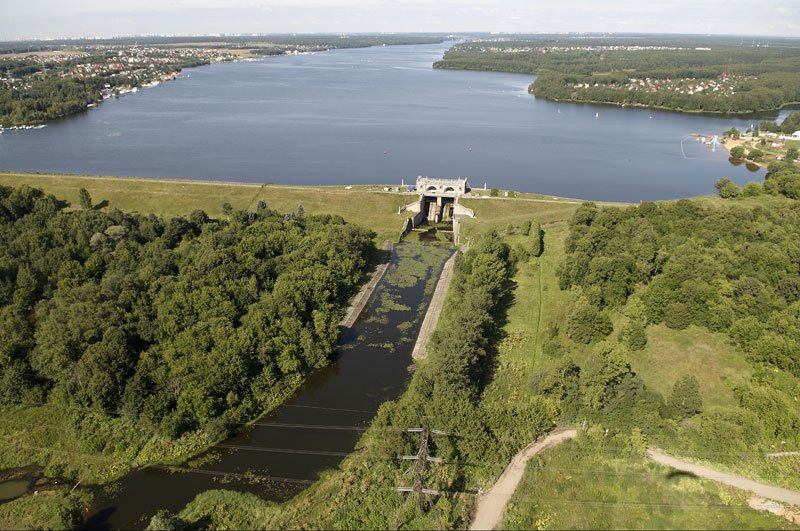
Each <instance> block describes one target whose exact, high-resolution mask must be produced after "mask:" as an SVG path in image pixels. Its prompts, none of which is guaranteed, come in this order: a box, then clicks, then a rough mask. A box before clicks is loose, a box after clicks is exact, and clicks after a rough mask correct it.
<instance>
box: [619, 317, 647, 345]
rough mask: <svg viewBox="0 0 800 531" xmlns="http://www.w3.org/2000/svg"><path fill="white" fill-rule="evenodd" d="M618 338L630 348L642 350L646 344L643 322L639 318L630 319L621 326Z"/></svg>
mask: <svg viewBox="0 0 800 531" xmlns="http://www.w3.org/2000/svg"><path fill="white" fill-rule="evenodd" d="M620 339H621V340H622V342H623V344H625V345H626V346H627V347H628V348H629V349H631V350H643V349H644V347H646V346H647V332H646V331H645V327H644V324H643V323H642V322H641V321H639V320H636V321H631V322H630V323H628V324H627V325H625V326H624V327H623V328H622V333H621V334H620Z"/></svg>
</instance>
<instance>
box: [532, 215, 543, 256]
mask: <svg viewBox="0 0 800 531" xmlns="http://www.w3.org/2000/svg"><path fill="white" fill-rule="evenodd" d="M531 234H532V240H533V242H532V244H531V254H533V256H542V253H543V252H544V231H543V230H542V226H541V225H540V224H539V223H538V222H537V223H534V224H533V226H532V229H531Z"/></svg>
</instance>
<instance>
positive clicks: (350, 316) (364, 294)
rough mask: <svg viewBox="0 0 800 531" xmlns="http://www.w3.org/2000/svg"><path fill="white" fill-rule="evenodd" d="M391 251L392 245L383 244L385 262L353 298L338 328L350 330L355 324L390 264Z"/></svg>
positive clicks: (389, 243) (387, 242) (388, 242)
mask: <svg viewBox="0 0 800 531" xmlns="http://www.w3.org/2000/svg"><path fill="white" fill-rule="evenodd" d="M392 249H394V244H393V243H392V242H391V241H390V240H386V241H385V242H383V251H384V253H386V254H387V257H386V259H385V261H384V262H383V263H382V264H380V265H379V266H378V267H377V268H376V269H375V273H373V274H372V278H371V279H370V280H369V282H367V283H366V284H364V287H363V288H361V291H359V292H358V295H356V296H355V298H354V299H353V303H352V304H351V305H350V307H349V308H348V309H347V313H345V314H344V318H342V320H341V321H340V322H339V326H343V327H345V328H351V327H352V326H353V325H354V324H356V320H358V316H359V315H361V312H363V311H364V307H366V305H367V302H369V298H370V297H371V296H372V293H373V292H374V291H375V288H376V287H377V286H378V282H380V281H381V279H382V278H383V275H384V274H385V273H386V270H387V269H388V268H389V264H390V263H391V262H390V258H389V257H390V256H391V254H392Z"/></svg>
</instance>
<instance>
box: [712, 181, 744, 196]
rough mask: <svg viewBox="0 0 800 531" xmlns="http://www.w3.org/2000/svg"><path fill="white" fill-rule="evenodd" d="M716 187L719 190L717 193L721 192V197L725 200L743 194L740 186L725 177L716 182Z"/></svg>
mask: <svg viewBox="0 0 800 531" xmlns="http://www.w3.org/2000/svg"><path fill="white" fill-rule="evenodd" d="M714 187H715V188H716V189H717V192H719V196H720V197H721V198H723V199H730V198H732V197H738V196H739V194H740V193H741V191H740V190H739V186H738V185H737V184H736V183H735V182H733V181H731V180H730V179H728V178H727V177H723V178H722V179H720V180H718V181H717V182H715V183H714Z"/></svg>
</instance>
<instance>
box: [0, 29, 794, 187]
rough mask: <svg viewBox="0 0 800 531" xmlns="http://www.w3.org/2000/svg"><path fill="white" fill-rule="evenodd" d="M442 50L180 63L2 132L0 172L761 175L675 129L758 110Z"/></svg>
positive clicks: (684, 183) (518, 177) (714, 127)
mask: <svg viewBox="0 0 800 531" xmlns="http://www.w3.org/2000/svg"><path fill="white" fill-rule="evenodd" d="M450 44H451V43H447V44H435V45H421V46H387V47H376V48H366V49H350V50H333V51H330V52H325V53H317V54H314V55H299V56H287V57H277V58H269V59H264V60H259V61H253V62H239V63H225V64H215V65H211V66H206V67H200V68H193V69H187V70H185V72H184V74H185V76H184V77H183V78H182V79H179V80H177V81H172V82H168V83H164V84H162V85H160V86H158V87H155V88H151V89H146V90H140V91H139V92H138V93H137V94H129V95H126V96H124V97H121V98H119V99H111V100H108V101H106V102H104V103H103V104H102V105H100V106H98V107H96V108H93V109H91V110H90V111H88V112H86V113H83V114H81V115H78V116H74V117H71V118H68V119H65V120H61V121H59V122H57V123H53V124H51V125H49V126H47V127H46V128H44V129H41V130H36V131H8V132H6V134H3V135H0V170H21V171H41V172H65V173H85V174H99V175H132V176H142V177H184V178H195V179H214V180H226V181H246V182H259V183H264V182H272V183H279V184H293V185H321V184H330V185H345V184H374V183H398V184H399V183H400V181H401V179H405V181H406V182H410V180H411V179H414V178H416V176H417V175H431V176H437V177H448V178H449V177H459V176H461V177H467V178H469V179H470V182H471V184H472V185H473V187H482V186H483V184H484V183H488V186H489V187H495V188H501V189H510V190H519V191H528V192H539V193H543V194H552V195H560V196H566V197H579V198H584V199H592V200H611V201H633V202H636V201H640V200H654V199H672V198H676V197H688V196H695V195H701V194H707V193H713V192H714V186H713V185H714V182H715V181H716V180H717V179H719V178H721V177H730V178H731V179H733V180H735V181H737V182H739V183H743V182H745V181H747V180H752V179H760V178H762V177H763V171H760V170H759V171H758V172H756V173H751V172H750V171H748V170H747V169H746V168H745V167H744V166H740V167H733V166H731V165H730V164H728V162H727V153H726V152H725V150H724V149H722V148H719V149H717V150H716V151H715V152H712V151H711V150H709V149H706V148H705V147H704V146H703V145H701V144H700V143H698V142H696V141H694V140H693V139H690V138H689V137H688V135H689V134H690V133H701V134H718V133H720V132H721V131H724V130H727V129H729V128H730V127H731V126H736V127H737V128H739V129H746V128H747V127H748V126H749V125H750V124H751V123H756V122H757V121H758V118H760V117H756V118H748V119H745V118H725V117H708V116H697V115H687V114H679V113H670V112H657V111H650V110H646V109H631V108H618V107H608V106H595V105H574V104H565V103H553V102H548V101H544V100H537V99H535V98H533V96H531V95H529V94H528V93H527V87H528V85H529V84H530V83H531V82H532V81H533V78H532V77H531V76H527V75H522V74H502V73H493V72H466V71H448V70H434V69H432V68H431V65H432V63H433V62H435V61H436V60H438V59H440V58H441V56H442V53H443V52H444V51H445V50H446V49H447V48H448V47H449V46H450ZM784 114H785V113H784ZM764 118H775V115H772V116H768V115H767V116H764Z"/></svg>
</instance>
